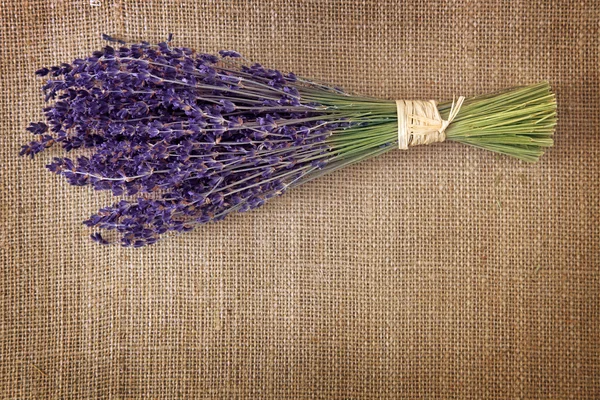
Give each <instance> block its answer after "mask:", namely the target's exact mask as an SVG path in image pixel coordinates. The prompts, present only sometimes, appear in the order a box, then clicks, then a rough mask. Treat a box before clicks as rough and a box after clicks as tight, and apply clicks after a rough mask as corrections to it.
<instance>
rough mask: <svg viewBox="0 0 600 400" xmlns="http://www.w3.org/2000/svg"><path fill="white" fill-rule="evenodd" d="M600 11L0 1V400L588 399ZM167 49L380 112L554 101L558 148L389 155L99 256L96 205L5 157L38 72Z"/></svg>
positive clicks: (597, 367)
mask: <svg viewBox="0 0 600 400" xmlns="http://www.w3.org/2000/svg"><path fill="white" fill-rule="evenodd" d="M594 3H595V2H594V1H588V2H585V1H566V0H561V1H546V0H534V1H524V0H521V1H515V2H507V1H500V0H499V1H482V2H476V1H468V0H464V1H463V0H456V1H438V2H426V1H415V2H403V3H402V4H400V3H399V2H398V1H395V0H394V1H392V0H390V1H376V0H365V1H363V0H361V1H358V0H353V1H341V0H339V1H337V0H328V1H303V2H293V1H256V2H242V1H223V2H220V1H211V2H187V1H165V2H146V1H141V0H140V1H131V2H129V1H127V2H126V1H122V2H117V3H112V2H109V1H107V0H98V1H95V0H94V1H93V2H92V4H95V5H91V4H90V3H89V1H76V2H71V1H58V0H44V1H39V2H36V1H32V0H14V1H13V0H0V12H1V17H2V20H1V24H2V31H1V37H0V42H1V43H0V63H1V67H0V85H1V86H0V159H1V168H2V169H1V175H0V182H1V188H0V190H1V192H0V193H1V196H0V213H1V218H2V220H1V229H2V230H1V234H0V252H1V253H0V261H1V269H0V274H1V275H0V302H1V308H0V313H1V314H0V398H3V399H4V398H6V399H13V398H14V399H20V398H44V399H45V398H48V399H50V398H52V399H59V398H61V399H63V398H64V399H66V398H137V397H147V398H169V399H172V398H315V397H317V398H450V397H454V398H538V399H539V398H554V399H557V398H582V399H583V398H599V397H600V333H599V329H598V326H600V269H599V260H600V251H599V242H600V238H599V236H600V232H599V225H600V221H599V217H600V204H599V198H600V184H599V182H600V179H599V178H598V173H599V172H600V161H599V160H600V137H599V134H600V132H599V126H600V112H599V111H600V107H599V100H600V81H599V78H600V76H599V65H600V60H599V56H598V54H599V49H600V31H599V25H600V12H599V11H598V10H599V8H598V7H597V4H594ZM98 4H99V5H98ZM169 32H173V33H174V37H175V44H177V45H186V46H189V47H194V48H196V49H198V50H205V51H210V52H214V51H216V50H218V49H221V48H227V49H230V48H231V49H237V50H239V51H240V52H242V53H243V54H244V55H245V56H246V57H248V58H250V59H252V60H255V61H259V62H262V63H263V64H265V65H267V66H270V67H277V68H279V69H283V70H292V71H294V72H296V73H298V74H300V75H303V76H308V77H313V78H319V79H321V80H325V81H330V82H332V83H335V84H339V85H341V86H343V87H345V88H347V89H348V90H351V91H355V92H359V93H364V94H369V95H375V96H380V97H384V98H389V99H396V98H416V97H418V98H424V99H429V98H433V99H438V100H444V99H449V98H450V99H451V98H452V96H453V95H466V96H470V95H475V94H481V93H484V92H489V91H494V90H497V89H501V88H505V87H510V86H514V85H518V84H527V83H534V82H537V81H539V80H544V79H545V80H549V81H550V82H551V84H552V86H553V88H554V90H555V91H556V94H557V98H558V105H559V107H558V108H559V109H558V114H559V124H558V129H557V133H556V146H555V147H554V148H552V149H551V150H550V151H549V152H548V153H547V155H545V156H544V157H543V158H542V160H541V161H540V162H539V163H538V164H534V165H529V164H525V163H522V162H519V161H516V160H512V159H508V158H506V157H499V156H496V155H493V154H491V153H486V152H484V151H480V150H476V149H471V148H467V147H463V146H460V145H457V144H448V143H443V144H437V145H433V146H422V147H420V148H414V149H411V150H410V151H406V152H402V151H395V152H391V153H388V154H386V155H385V156H382V157H381V158H379V159H374V160H371V161H367V162H363V163H361V164H359V165H356V166H353V167H350V168H348V169H346V170H344V171H340V172H336V173H334V174H332V175H330V176H327V177H324V178H322V179H319V180H316V181H313V182H311V183H309V184H307V185H305V186H304V187H300V188H298V189H295V190H293V191H291V192H289V193H288V194H286V195H285V196H283V197H282V198H279V199H275V200H273V201H271V202H270V203H269V204H267V205H266V206H264V207H263V208H261V209H259V210H256V211H253V212H250V213H246V214H239V215H235V216H233V217H230V218H229V219H228V220H226V221H224V222H221V223H218V224H213V225H207V226H204V227H201V228H200V229H197V230H196V231H194V232H192V233H189V234H185V235H181V236H179V237H177V238H174V239H170V240H167V241H164V242H161V243H160V244H158V245H155V246H152V247H149V248H144V249H122V248H119V247H108V248H107V247H102V246H99V245H96V244H94V243H92V242H90V241H89V239H88V235H89V231H88V230H87V228H86V227H85V226H83V225H82V224H81V221H82V220H83V219H85V218H87V217H88V216H89V215H90V214H91V213H92V212H93V211H95V210H96V209H97V208H99V207H101V206H103V205H106V204H109V203H110V202H111V199H110V198H109V196H107V195H104V194H100V195H99V194H98V193H94V192H93V191H92V190H90V189H87V188H75V187H70V186H68V185H67V184H66V183H65V182H64V181H63V180H62V179H60V178H59V177H57V176H54V175H52V174H49V173H48V172H47V171H46V170H45V169H44V165H45V164H46V163H47V161H48V159H49V158H50V157H51V156H52V154H42V156H41V157H39V158H36V159H35V160H33V161H31V160H28V159H24V158H19V157H18V156H17V153H18V151H19V148H20V145H21V144H22V143H23V142H25V141H28V140H29V139H30V135H29V134H28V133H27V132H25V128H26V126H27V124H28V122H29V121H33V120H37V119H39V118H40V117H41V108H42V107H43V99H42V95H41V93H40V84H41V83H40V80H39V79H36V78H35V77H34V75H33V72H34V71H35V70H36V69H37V68H38V67H40V66H43V65H53V64H55V63H59V62H62V61H68V60H71V59H73V58H75V57H80V56H84V55H86V54H89V53H90V52H91V51H93V50H96V49H98V48H100V47H101V46H103V45H104V43H103V42H102V40H101V33H109V34H114V35H116V36H120V37H123V38H126V39H128V40H148V41H152V42H158V41H161V40H163V39H165V38H166V37H167V34H168V33H169ZM57 153H58V152H57Z"/></svg>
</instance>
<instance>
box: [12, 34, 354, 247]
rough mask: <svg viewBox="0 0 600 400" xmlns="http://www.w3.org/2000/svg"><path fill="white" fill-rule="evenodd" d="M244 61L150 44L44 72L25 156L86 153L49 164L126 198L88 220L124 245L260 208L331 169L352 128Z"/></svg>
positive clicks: (285, 79)
mask: <svg viewBox="0 0 600 400" xmlns="http://www.w3.org/2000/svg"><path fill="white" fill-rule="evenodd" d="M240 59H241V58H240V55H239V54H238V53H236V52H234V51H221V52H220V57H217V56H214V55H210V54H200V53H196V52H194V51H193V50H191V49H188V48H184V47H180V48H177V47H171V46H170V45H169V44H168V43H160V44H158V45H151V44H149V43H145V42H143V43H141V44H133V45H131V46H129V47H121V48H119V49H114V48H112V47H110V46H108V47H106V48H104V50H103V51H97V52H94V53H93V54H92V56H90V57H88V58H85V59H76V60H74V61H73V62H72V63H71V64H61V65H59V66H54V67H50V68H42V69H40V70H39V71H37V74H38V75H40V76H46V77H48V78H47V81H46V83H45V85H44V87H43V90H44V93H45V96H46V97H45V99H46V101H49V102H51V105H50V106H49V107H46V108H45V109H44V114H45V117H46V122H37V123H32V124H31V125H30V126H29V128H27V129H28V130H29V131H30V132H31V133H33V134H35V135H37V136H38V140H36V141H33V142H31V143H29V144H28V145H25V146H23V148H22V150H21V155H29V156H31V157H33V156H34V155H35V154H37V153H39V152H41V151H43V150H44V149H46V148H48V147H50V146H52V145H54V144H57V143H58V144H60V145H61V146H62V148H63V149H64V150H66V151H71V150H74V149H81V151H80V152H79V153H80V155H79V156H77V157H73V158H67V157H61V158H58V157H57V158H54V160H53V162H52V163H50V164H49V165H48V166H47V168H48V169H49V170H50V171H52V172H54V173H56V174H59V175H62V176H63V177H65V178H66V179H67V181H68V182H69V183H70V184H72V185H76V186H84V185H91V186H93V188H94V189H96V190H110V191H112V193H113V194H114V195H115V196H119V197H121V198H122V200H120V201H118V202H117V203H116V204H113V205H112V206H109V207H106V208H102V209H100V210H99V211H98V212H97V213H96V214H94V215H92V216H91V217H90V218H89V219H88V220H87V221H85V224H86V225H88V226H90V227H96V228H101V229H107V230H114V231H116V232H118V233H119V237H120V243H121V244H122V245H124V246H135V247H139V246H144V245H148V244H152V243H155V242H156V241H157V240H158V239H159V237H160V236H161V235H162V234H165V233H167V232H182V231H188V230H191V229H193V227H194V226H195V225H196V224H198V223H206V222H210V221H217V220H220V219H222V218H224V217H225V216H227V215H228V214H229V213H231V212H233V211H246V210H249V209H253V208H256V207H258V206H260V205H262V204H263V203H264V202H265V201H266V200H268V199H269V198H271V197H273V196H276V195H280V194H282V193H283V192H284V191H285V190H286V189H287V188H288V187H290V185H293V184H294V183H295V182H297V181H299V180H301V179H303V178H306V176H307V175H309V174H311V173H314V172H315V171H318V170H319V169H321V168H323V166H324V165H325V164H326V162H327V159H328V154H329V151H330V148H329V145H328V144H327V142H326V141H325V140H326V138H327V137H328V136H329V135H331V132H332V130H334V129H336V128H340V127H342V126H344V124H345V123H344V122H343V121H340V119H339V118H338V119H332V118H328V116H327V113H326V112H325V111H324V109H325V107H324V106H323V105H322V104H319V103H318V102H315V101H311V100H310V98H309V99H305V98H303V96H302V95H301V93H300V91H299V90H298V89H299V88H300V86H301V84H300V83H299V82H298V81H297V78H296V77H295V76H294V75H293V74H287V75H284V74H282V73H281V72H279V71H277V70H272V69H267V68H264V67H262V66H261V65H259V64H253V65H251V66H245V65H242V64H241V63H240V62H239V60H240ZM92 238H93V239H94V240H96V241H97V242H99V243H103V244H108V243H109V241H108V240H106V239H105V238H104V237H103V236H102V235H101V234H100V233H94V234H92Z"/></svg>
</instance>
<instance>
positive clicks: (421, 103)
mask: <svg viewBox="0 0 600 400" xmlns="http://www.w3.org/2000/svg"><path fill="white" fill-rule="evenodd" d="M464 101H465V98H464V96H460V97H459V98H458V101H456V102H454V101H453V102H452V107H451V108H450V115H448V119H447V120H444V119H442V117H441V116H440V112H439V111H438V108H437V102H436V101H435V100H396V106H397V109H398V148H400V149H401V150H407V149H408V148H409V146H418V145H422V144H431V143H437V142H443V141H444V140H446V128H447V127H448V125H450V123H451V122H452V121H453V120H454V118H456V115H457V114H458V111H459V110H460V107H461V106H462V104H463V102H464Z"/></svg>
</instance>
